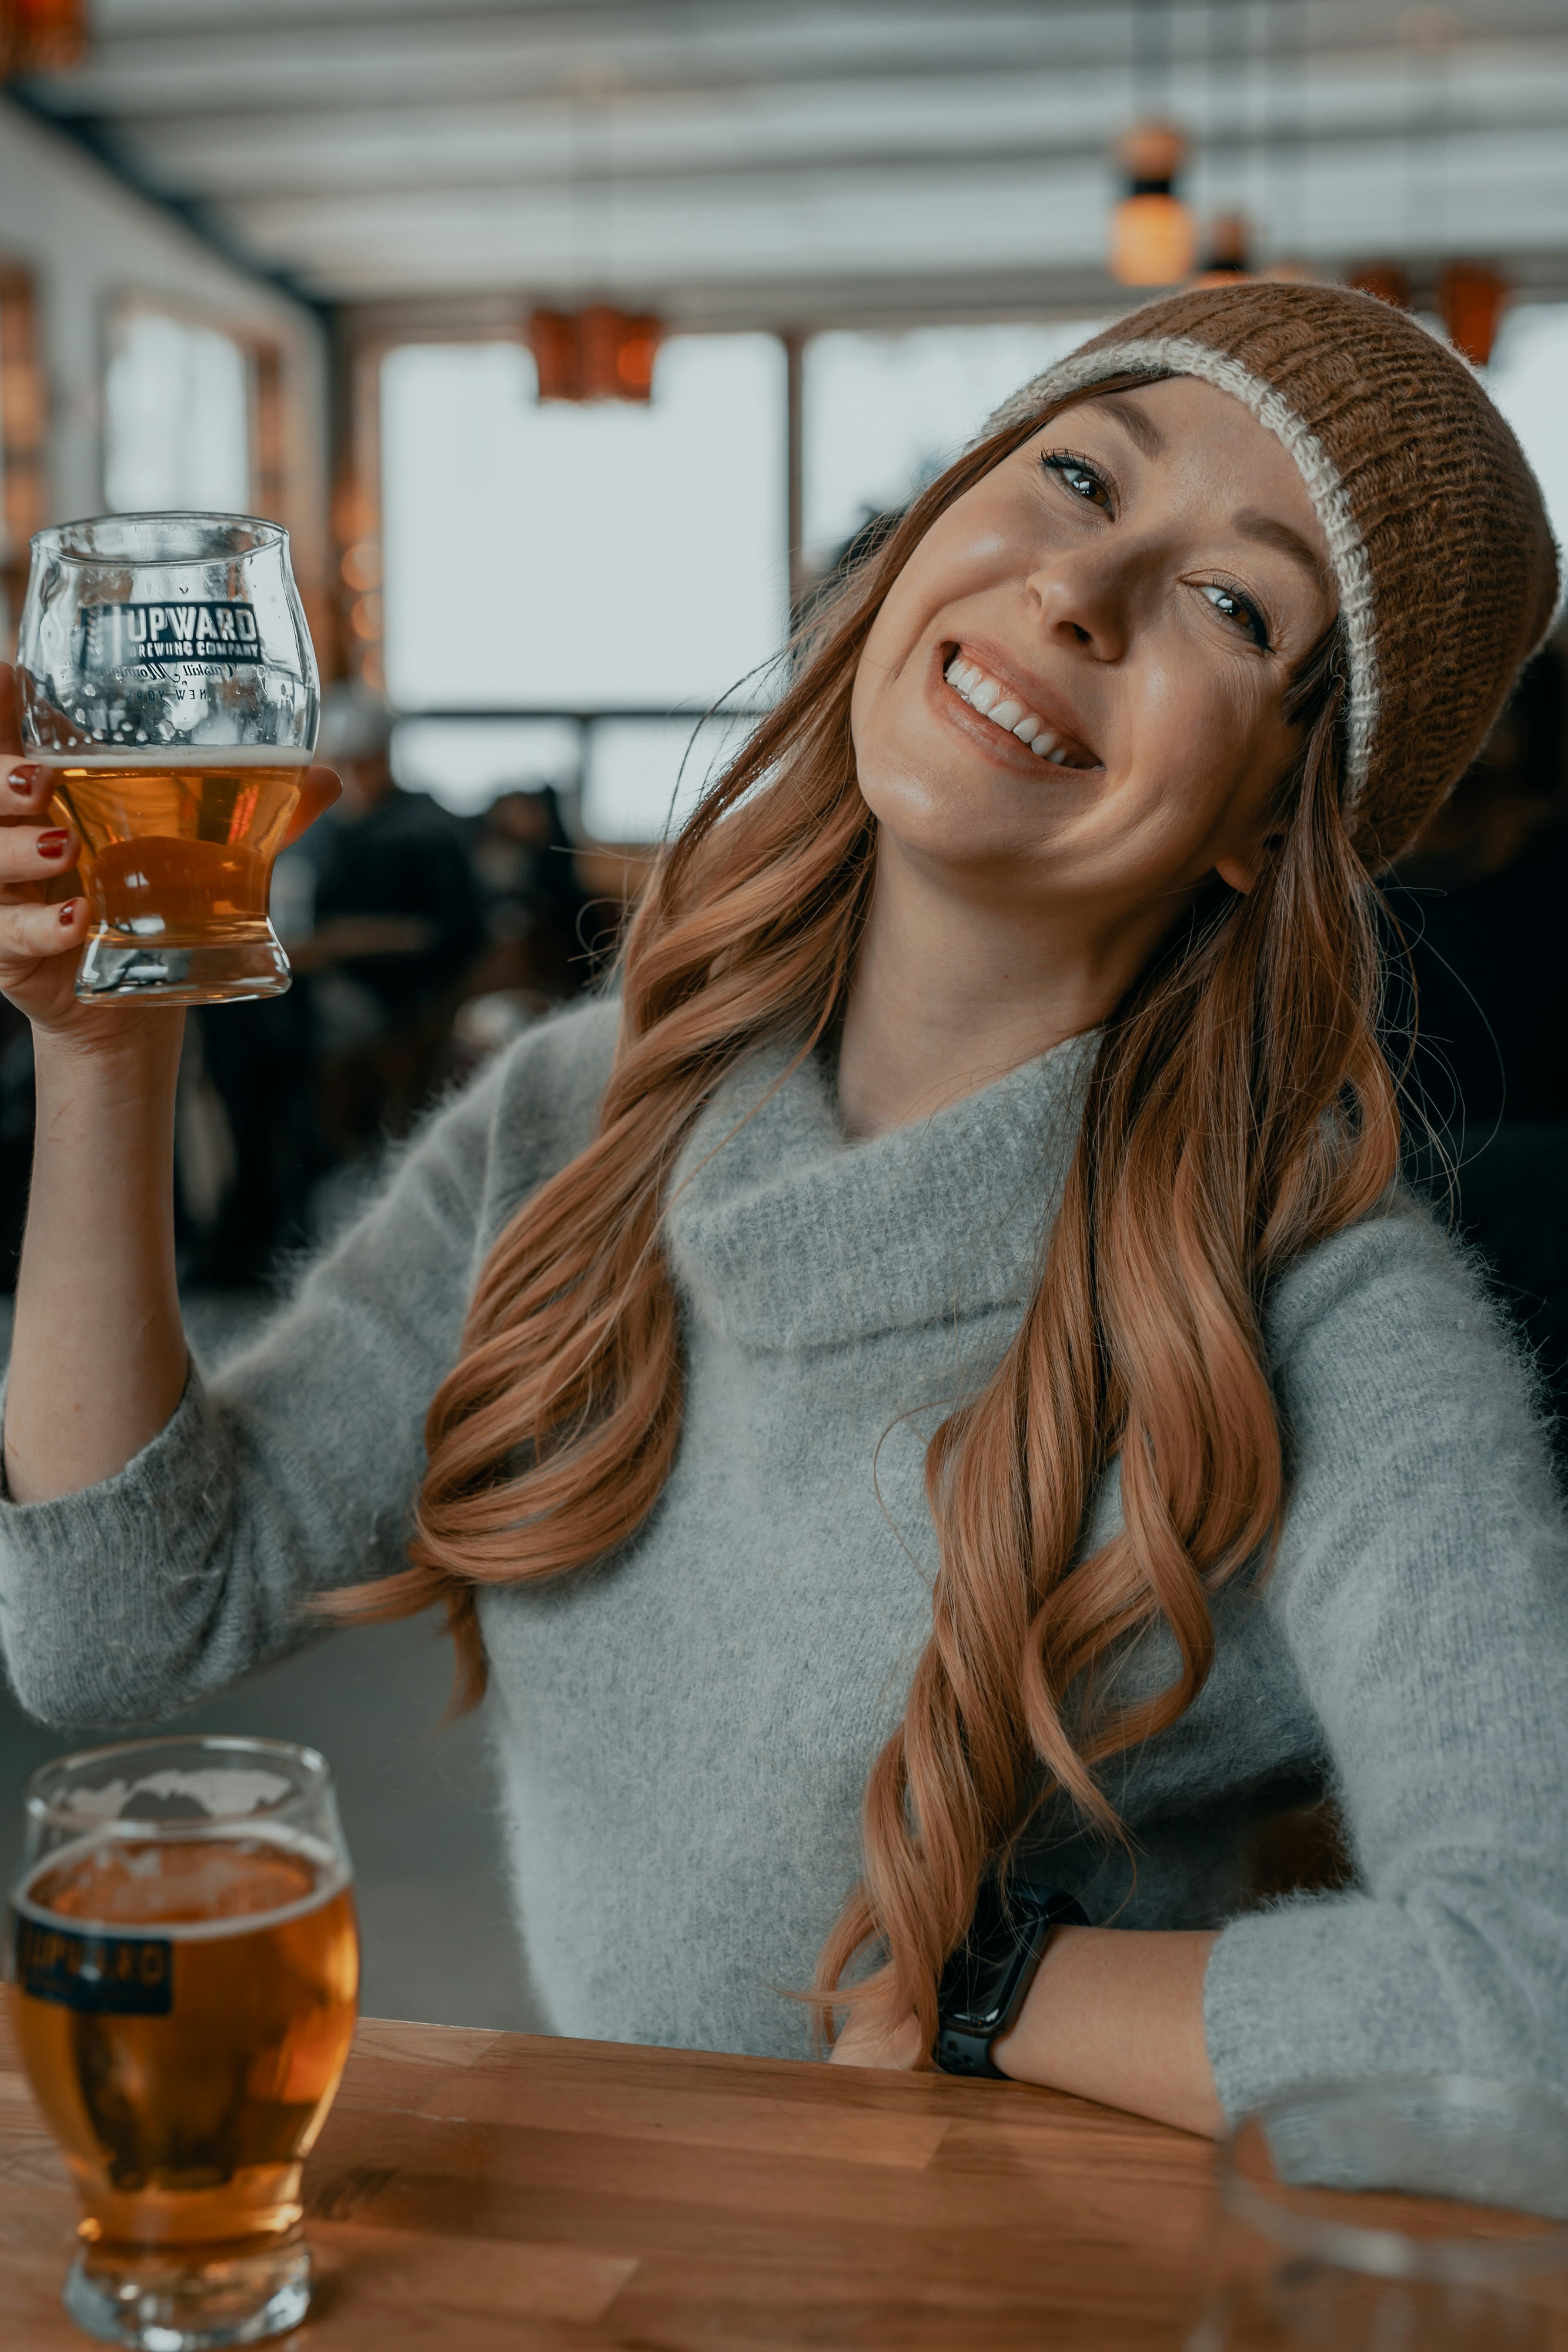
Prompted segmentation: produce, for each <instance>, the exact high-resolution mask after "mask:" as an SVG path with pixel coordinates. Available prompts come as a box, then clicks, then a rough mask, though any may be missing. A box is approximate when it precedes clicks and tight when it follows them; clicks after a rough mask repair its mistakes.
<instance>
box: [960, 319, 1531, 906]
mask: <svg viewBox="0 0 1568 2352" xmlns="http://www.w3.org/2000/svg"><path fill="white" fill-rule="evenodd" d="M1145 374H1146V375H1148V376H1150V377H1151V378H1153V377H1158V376H1163V375H1167V376H1168V375H1185V376H1197V377H1200V378H1201V379H1202V381H1203V382H1204V383H1212V384H1215V385H1218V388H1219V389H1220V390H1221V391H1223V392H1228V393H1231V394H1234V395H1235V397H1236V398H1237V399H1238V400H1239V401H1241V402H1242V403H1243V404H1245V406H1246V407H1248V408H1249V409H1250V411H1251V413H1252V415H1254V416H1256V417H1257V418H1258V420H1259V422H1260V424H1262V425H1267V427H1268V428H1269V430H1270V432H1271V433H1274V434H1276V435H1277V436H1279V438H1280V440H1281V442H1282V443H1283V444H1284V446H1285V447H1286V448H1287V449H1288V450H1289V451H1290V453H1291V457H1293V458H1294V459H1295V461H1296V464H1297V465H1298V466H1299V467H1300V468H1301V479H1302V480H1303V482H1304V483H1305V484H1306V487H1307V493H1308V496H1309V497H1310V498H1311V499H1312V505H1313V508H1314V509H1315V510H1316V513H1317V517H1318V520H1319V522H1320V523H1321V524H1322V531H1323V536H1324V538H1325V539H1326V540H1327V541H1328V548H1329V556H1330V560H1331V562H1332V563H1333V571H1334V577H1335V579H1336V580H1337V582H1338V583H1339V598H1340V614H1341V618H1342V620H1343V626H1344V635H1345V642H1346V646H1347V649H1348V656H1349V669H1350V678H1349V710H1348V717H1347V727H1348V738H1349V740H1348V742H1347V745H1346V760H1345V782H1344V814H1345V820H1346V823H1347V824H1348V825H1349V827H1350V831H1351V835H1352V838H1353V839H1354V842H1355V844H1356V846H1357V847H1358V849H1359V850H1360V851H1361V853H1362V855H1363V856H1364V858H1365V860H1366V862H1367V864H1368V865H1369V866H1374V867H1375V866H1380V865H1384V864H1385V863H1387V861H1388V860H1389V859H1391V858H1394V857H1396V856H1398V855H1399V853H1400V851H1401V850H1403V849H1404V848H1405V847H1406V845H1408V844H1409V843H1410V842H1411V841H1412V840H1413V839H1414V837H1415V835H1416V834H1417V833H1418V832H1419V831H1420V829H1421V827H1422V825H1423V824H1425V823H1426V821H1427V818H1428V817H1429V816H1430V815H1431V814H1432V812H1433V810H1434V809H1436V808H1437V806H1438V805H1439V803H1441V802H1442V801H1443V800H1444V799H1445V798H1446V797H1447V795H1448V793H1449V792H1451V791H1452V789H1453V787H1454V785H1455V784H1456V783H1457V782H1458V779H1459V777H1460V776H1461V775H1462V774H1463V773H1464V771H1465V770H1466V768H1468V767H1469V763H1470V761H1472V759H1473V758H1474V757H1475V755H1476V753H1477V751H1479V748H1480V746H1481V744H1482V742H1483V741H1484V740H1485V738H1486V735H1487V733H1488V730H1490V727H1491V724H1492V721H1493V720H1494V719H1496V717H1497V714H1498V712H1499V710H1500V709H1501V707H1502V705H1503V702H1504V701H1505V700H1506V698H1507V697H1508V693H1509V690H1510V688H1511V687H1512V685H1513V682H1514V679H1515V677H1517V676H1518V674H1519V670H1520V667H1521V664H1522V663H1523V662H1524V661H1525V660H1526V659H1527V658H1528V657H1529V656H1530V655H1531V653H1533V652H1534V650H1535V648H1536V646H1539V644H1540V643H1541V640H1542V637H1543V636H1544V635H1545V633H1546V631H1547V629H1548V628H1549V627H1550V626H1551V624H1552V613H1553V610H1554V607H1555V604H1556V601H1557V553H1556V550H1555V548H1554V547H1553V545H1552V533H1551V530H1550V528H1549V526H1548V524H1547V520H1546V512H1545V509H1544V507H1543V506H1542V499H1541V492H1540V489H1539V488H1538V487H1537V485H1536V480H1535V477H1534V475H1533V474H1532V473H1531V470H1530V467H1529V464H1528V463H1527V461H1526V459H1525V456H1524V453H1523V451H1522V450H1521V447H1520V446H1519V444H1518V442H1517V441H1516V440H1515V439H1514V436H1513V435H1512V433H1511V430H1510V429H1509V427H1508V425H1506V424H1505V423H1504V421H1503V419H1502V417H1501V416H1500V415H1499V413H1498V411H1497V409H1496V408H1495V407H1494V406H1493V405H1492V403H1491V402H1490V399H1489V398H1488V397H1487V394H1486V393H1485V392H1484V391H1483V390H1482V388H1481V385H1480V383H1479V380H1478V378H1477V376H1476V375H1475V373H1474V372H1473V371H1472V370H1471V369H1470V368H1469V366H1468V365H1467V364H1466V362H1464V361H1463V360H1461V359H1459V358H1458V356H1457V355H1456V353H1454V352H1452V351H1450V350H1449V349H1448V347H1447V345H1446V344H1443V343H1440V342H1439V341H1437V338H1436V337H1435V336H1433V335H1431V334H1429V333H1428V332H1427V330H1426V328H1424V327H1422V326H1420V325H1418V324H1417V322H1416V320H1414V319H1412V318H1409V317H1408V316H1406V313H1405V312H1404V311H1401V310H1392V309H1390V308H1389V306H1388V305H1387V304H1386V303H1385V302H1380V301H1377V300H1375V299H1374V298H1373V297H1372V296H1371V295H1367V294H1353V293H1351V292H1349V291H1348V290H1347V289H1345V288H1343V287H1339V286H1299V285H1272V284H1269V283H1259V284H1250V285H1245V286H1235V287H1213V288H1204V289H1200V290H1197V291H1195V292H1193V293H1190V294H1173V295H1169V296H1167V297H1166V299H1163V300H1161V301H1158V302H1151V303H1149V304H1148V305H1147V306H1146V307H1145V309H1144V310H1135V311H1134V313H1133V314H1132V316H1131V317H1130V318H1127V319H1123V320H1119V321H1118V322H1117V324H1116V325H1115V326H1113V327H1109V328H1107V329H1106V330H1105V331H1104V332H1103V334H1099V335H1094V336H1092V337H1091V339H1090V340H1089V341H1088V342H1086V343H1084V344H1083V345H1082V347H1081V349H1079V350H1078V351H1076V352H1072V353H1071V355H1070V356H1069V357H1068V358H1066V359H1064V360H1061V361H1059V362H1057V364H1056V365H1055V366H1054V367H1050V368H1047V370H1046V371H1045V373H1044V374H1043V375H1040V376H1037V377H1036V378H1035V379H1034V382H1033V383H1028V384H1025V386H1024V388H1023V390H1022V391H1021V392H1019V393H1015V394H1014V395H1013V397H1012V399H1011V400H1009V401H1008V402H1007V403H1006V404H1004V405H1003V406H1002V407H1001V408H999V409H998V411H997V413H996V415H994V416H993V417H992V418H991V420H990V423H989V425H988V426H987V428H986V429H987V432H988V434H989V433H993V432H998V431H1000V430H1001V429H1002V428H1003V427H1005V426H1008V425H1019V424H1021V423H1022V422H1023V421H1024V420H1025V418H1027V417H1030V416H1031V415H1038V414H1040V413H1042V412H1043V411H1044V410H1046V409H1047V408H1049V407H1051V405H1052V404H1054V403H1056V402H1058V401H1061V400H1062V399H1064V398H1065V397H1066V396H1067V395H1068V394H1072V393H1077V392H1082V391H1083V390H1084V389H1085V388H1086V387H1087V386H1089V385H1091V384H1093V383H1099V382H1101V381H1102V380H1103V379H1104V378H1105V377H1107V376H1121V375H1145Z"/></svg>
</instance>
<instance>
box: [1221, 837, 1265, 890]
mask: <svg viewBox="0 0 1568 2352" xmlns="http://www.w3.org/2000/svg"><path fill="white" fill-rule="evenodd" d="M1262 867H1263V845H1262V844H1261V843H1260V844H1259V845H1258V847H1257V848H1256V849H1254V850H1250V851H1245V852H1244V851H1240V850H1238V851H1237V852H1235V854H1234V855H1232V856H1227V857H1217V858H1216V859H1215V861H1214V870H1215V872H1216V873H1217V874H1218V877H1219V878H1220V880H1221V881H1222V882H1228V883H1229V885H1230V887H1231V888H1232V889H1233V890H1239V891H1240V892H1241V894H1242V896H1243V897H1244V898H1245V896H1246V894H1247V892H1248V891H1249V890H1250V889H1251V887H1252V885H1253V884H1254V882H1256V881H1257V879H1258V877H1259V875H1260V872H1261V871H1262Z"/></svg>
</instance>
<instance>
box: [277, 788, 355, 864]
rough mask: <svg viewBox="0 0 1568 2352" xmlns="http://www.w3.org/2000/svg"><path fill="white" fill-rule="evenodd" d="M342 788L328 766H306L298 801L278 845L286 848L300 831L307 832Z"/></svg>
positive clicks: (296, 839) (296, 838) (294, 840)
mask: <svg viewBox="0 0 1568 2352" xmlns="http://www.w3.org/2000/svg"><path fill="white" fill-rule="evenodd" d="M342 789H343V787H342V785H341V784H340V782H338V779H337V777H336V776H335V775H334V774H333V772H332V771H331V769H330V768H307V769H306V771H305V781H304V782H303V783H302V784H301V785H300V787H299V799H298V803H297V804H296V807H295V811H294V814H293V815H292V816H291V817H290V818H289V820H288V830H287V833H286V834H285V835H284V836H283V840H282V843H281V846H282V847H283V848H284V849H287V848H288V847H289V846H290V845H291V844H292V843H294V842H296V841H298V838H299V836H300V835H301V834H302V833H305V832H308V829H309V827H310V826H311V825H313V824H315V822H316V820H317V818H318V817H319V816H320V815H321V814H323V813H324V811H326V810H327V809H329V808H330V807H331V805H332V803H333V802H334V801H335V800H336V799H337V798H338V796H339V794H340V793H341V791H342Z"/></svg>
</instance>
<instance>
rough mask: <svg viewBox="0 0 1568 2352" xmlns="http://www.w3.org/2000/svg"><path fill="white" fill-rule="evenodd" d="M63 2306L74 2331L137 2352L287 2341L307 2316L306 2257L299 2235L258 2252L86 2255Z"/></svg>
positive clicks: (100, 2250)
mask: <svg viewBox="0 0 1568 2352" xmlns="http://www.w3.org/2000/svg"><path fill="white" fill-rule="evenodd" d="M63 2300H64V2303H65V2306H66V2309H67V2311H68V2313H69V2314H70V2315H71V2317H72V2318H73V2319H74V2320H75V2321H76V2324H77V2326H78V2327H80V2328H84V2329H85V2330H86V2332H87V2333H88V2335H89V2336H97V2337H98V2338H99V2341H100V2342H101V2343H104V2344H123V2345H127V2346H130V2347H133V2352H222V2347H225V2345H230V2344H261V2343H264V2342H265V2341H266V2340H267V2337H268V2336H287V2333H288V2331H289V2329H290V2328H291V2327H298V2326H299V2323H300V2321H301V2320H302V2319H303V2318H304V2316H305V2315H306V2312H307V2311H308V2309H309V2306H310V2256H309V2252H308V2249H307V2247H306V2244H305V2240H304V2238H303V2236H302V2235H301V2234H300V2233H299V2231H293V2232H292V2233H291V2234H290V2235H289V2236H288V2237H287V2238H286V2239H284V2240H283V2241H282V2242H274V2243H273V2244H271V2245H269V2246H267V2247H266V2248H265V2249H263V2250H262V2251H261V2252H256V2241H255V2240H254V2239H252V2240H251V2241H250V2242H249V2244H248V2246H247V2247H246V2248H244V2249H240V2248H234V2247H230V2248H228V2249H225V2248H224V2247H223V2246H221V2245H214V2246H209V2247H201V2246H172V2247H166V2248H161V2249H152V2248H143V2247H139V2246H125V2247H113V2246H105V2245H101V2244H100V2245H97V2246H90V2247H86V2248H84V2249H83V2251H82V2252H80V2253H78V2256H77V2258H76V2260H75V2262H74V2263H72V2264H71V2267H70V2272H69V2274H68V2277H67V2279H66V2284H65V2294H64V2298H63Z"/></svg>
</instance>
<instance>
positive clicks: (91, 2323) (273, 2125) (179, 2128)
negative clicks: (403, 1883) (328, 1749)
mask: <svg viewBox="0 0 1568 2352" xmlns="http://www.w3.org/2000/svg"><path fill="white" fill-rule="evenodd" d="M26 1811H27V1822H26V1853H25V1858H24V1861H23V1864H22V1869H21V1874H20V1876H19V1878H18V1880H17V1883H16V1889H15V1892H14V1894H13V1896H12V1918H11V1937H10V1945H11V1953H10V1968H9V1970H8V1974H9V1976H10V1979H11V1982H10V1997H11V2013H12V2018H13V2021H14V2022H15V2027H16V2038H17V2041H18V2042H19V2043H20V2045H21V2052H22V2061H23V2063H24V2065H25V2066H26V2070H27V2078H28V2080H29V2082H30V2083H31V2084H32V2086H33V2090H34V2093H35V2095H36V2096H37V2101H38V2104H39V2105H40V2106H41V2107H42V2109H43V2111H44V2116H45V2118H46V2120H47V2123H48V2125H49V2127H50V2129H51V2130H52V2132H53V2133H54V2136H55V2137H56V2139H57V2141H58V2143H59V2146H60V2147H61V2150H62V2151H63V2153H64V2156H65V2158H66V2162H67V2163H68V2166H69V2167H70V2169H71V2172H72V2174H73V2175H74V2177H75V2179H76V2185H77V2189H78V2195H79V2197H80V2200H81V2206H82V2219H81V2221H80V2222H79V2224H78V2234H79V2236H80V2239H81V2248H80V2251H79V2252H78V2255H77V2259H76V2261H75V2263H74V2264H73V2265H72V2267H71V2270H70V2273H69V2275H68V2278H67V2281H66V2289H65V2302H66V2308H67V2310H68V2312H69V2313H70V2315H71V2316H72V2318H73V2319H74V2320H76V2322H77V2323H78V2326H81V2327H85V2328H86V2329H87V2330H88V2332H89V2334H90V2335H93V2336H101V2337H103V2338H105V2339H106V2340H107V2341H109V2342H110V2343H113V2344H123V2345H131V2346H137V2347H142V2352H198V2347H201V2348H202V2352H204V2347H217V2346H220V2345H229V2344H251V2343H255V2342H256V2341H258V2340H259V2339H260V2338H261V2337H263V2336H276V2335H279V2334H281V2333H283V2332H284V2331H286V2330H287V2329H288V2328H290V2327H294V2326H298V2323H299V2321H300V2319H301V2318H302V2317H303V2315H304V2314H305V2310H306V2308H307V2305H308V2303H309V2300H310V2266H309V2257H308V2253H307V2252H306V2248H305V2242H304V2239H303V2237H302V2235H301V2231H300V2202H299V2174H300V2165H301V2161H302V2159H303V2158H304V2157H305V2155H306V2154H307V2152H308V2149H309V2147H311V2145H312V2143H313V2141H314V2140H315V2138H316V2136H317V2134H318V2132H319V2130H320V2128H321V2126H322V2123H323V2122H324V2121H325V2119H326V2115H327V2110H328V2108H329V2106H330V2105H331V2103H332V2096H333V2094H334V2092H335V2091H336V2090H337V2087H338V2079H339V2076H340V2074H341V2073H342V2071H343V2063H344V2061H345V2059H346V2058H347V2056H348V2054H349V2042H350V2036H351V2035H352V2032H353V2029H354V2015H355V2008H356V2003H357V2000H358V1993H359V1937H358V1932H357V1929H356V1927H355V1921H354V1906H353V1896H352V1893H351V1891H350V1867H349V1858H348V1854H347V1852H346V1851H345V1848H344V1844H343V1835H342V1831H341V1829H340V1826H339V1822H338V1809H337V1803H336V1801H335V1799H334V1797H333V1793H332V1780H331V1775H330V1773H329V1770H328V1769H327V1766H326V1764H325V1763H324V1762H323V1760H322V1759H321V1758H320V1757H319V1755H317V1753H316V1752H315V1750H314V1749H313V1748H290V1747H286V1746H284V1745H283V1744H282V1743H281V1742H280V1741H277V1740H270V1739H217V1738H213V1739H156V1740H133V1741H129V1742H126V1743H125V1744H123V1745H121V1746H119V1747H114V1748H97V1749H94V1750H92V1751H91V1752H89V1753H86V1754H83V1755H79V1756H68V1757H65V1758H64V1759H61V1760H60V1761H59V1762H57V1763H54V1764H46V1765H45V1766H44V1768H43V1769H42V1770H41V1771H39V1772H37V1773H35V1775H34V1777H33V1779H32V1780H31V1781H30V1782H29V1783H28V1787H27V1794H26Z"/></svg>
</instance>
